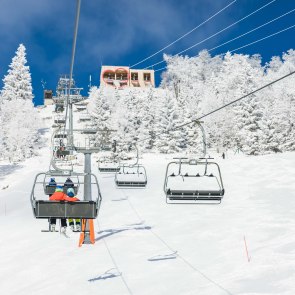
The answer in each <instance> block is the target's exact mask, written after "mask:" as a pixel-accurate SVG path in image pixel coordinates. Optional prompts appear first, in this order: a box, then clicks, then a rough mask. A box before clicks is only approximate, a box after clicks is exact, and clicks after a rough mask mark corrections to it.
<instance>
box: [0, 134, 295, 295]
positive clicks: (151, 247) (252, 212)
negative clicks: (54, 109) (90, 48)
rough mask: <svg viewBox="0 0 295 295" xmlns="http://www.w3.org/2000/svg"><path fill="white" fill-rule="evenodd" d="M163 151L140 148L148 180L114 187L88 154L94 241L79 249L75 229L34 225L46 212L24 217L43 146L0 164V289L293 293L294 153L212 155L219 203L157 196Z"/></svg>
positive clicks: (43, 161)
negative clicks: (141, 185) (93, 181)
mask: <svg viewBox="0 0 295 295" xmlns="http://www.w3.org/2000/svg"><path fill="white" fill-rule="evenodd" d="M45 136H47V137H48V138H49V137H50V129H48V130H47V133H46V135H45ZM172 157H173V155H169V156H167V155H157V154H147V155H145V156H144V158H143V160H142V163H143V164H144V165H145V167H146V169H147V173H148V186H147V188H146V189H132V190H131V189H124V190H120V189H116V188H115V184H114V178H113V176H112V175H101V174H98V172H97V167H96V164H95V161H94V160H93V161H92V162H93V167H92V168H93V172H94V173H96V174H97V175H98V177H99V181H100V187H101V191H102V196H103V203H102V207H101V211H100V215H99V217H98V219H97V220H96V221H95V234H96V243H95V244H94V245H83V246H82V247H81V248H79V247H78V238H79V234H77V233H72V232H70V231H69V235H70V239H66V238H64V237H63V236H62V235H60V234H59V233H42V232H41V229H46V228H47V224H48V223H47V220H36V219H34V218H33V214H32V210H31V207H30V200H29V197H30V191H31V188H32V184H33V179H34V176H35V174H36V173H38V172H40V171H46V170H47V169H48V164H49V158H50V150H49V148H48V147H47V148H44V149H42V150H41V151H40V156H38V157H35V158H32V159H29V160H27V161H26V162H24V163H22V164H21V165H19V166H18V167H17V169H15V170H14V171H11V173H10V174H9V175H6V174H5V173H3V175H1V176H0V188H2V186H3V184H4V183H5V184H6V185H9V186H8V187H7V188H6V189H1V190H0V195H1V196H0V224H1V239H0V291H1V294H9V295H14V294H17V295H22V294H32V295H34V294H42V295H47V294H48V295H52V294H55V295H60V294H63V295H64V294H71V295H76V294H89V295H92V294H93V295H94V294H95V295H96V294H103V295H124V294H134V295H137V294H138V295H151V294H152V295H166V294H169V295H192V294H198V295H200V294H201V295H203V294H208V295H212V294H214V295H219V294H220V295H222V294H244V295H246V294H247V295H250V294H251V295H254V294H255V295H257V294H260V295H261V294H280V295H293V294H294V293H295V286H294V281H295V272H294V266H295V222H294V216H295V209H294V208H295V184H294V179H293V175H294V174H295V153H284V154H276V155H268V156H259V157H246V156H243V155H233V154H228V155H227V157H226V159H225V160H222V158H221V157H220V155H216V160H217V161H218V162H219V163H220V165H221V171H222V173H223V178H224V186H225V196H224V199H223V201H222V203H221V204H220V205H167V204H166V203H165V195H164V193H163V183H164V175H165V169H166V165H167V163H168V162H169V161H170V160H171V159H172ZM6 168H9V167H6ZM0 169H1V170H3V164H2V163H1V164H0ZM6 171H7V170H6ZM245 241H246V243H247V248H248V253H249V257H250V261H248V257H247V253H246V247H245Z"/></svg>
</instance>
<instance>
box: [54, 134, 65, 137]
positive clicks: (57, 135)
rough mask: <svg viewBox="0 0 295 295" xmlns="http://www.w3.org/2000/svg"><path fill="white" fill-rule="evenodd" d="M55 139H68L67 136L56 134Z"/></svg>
mask: <svg viewBox="0 0 295 295" xmlns="http://www.w3.org/2000/svg"><path fill="white" fill-rule="evenodd" d="M54 138H67V135H66V134H55V135H54Z"/></svg>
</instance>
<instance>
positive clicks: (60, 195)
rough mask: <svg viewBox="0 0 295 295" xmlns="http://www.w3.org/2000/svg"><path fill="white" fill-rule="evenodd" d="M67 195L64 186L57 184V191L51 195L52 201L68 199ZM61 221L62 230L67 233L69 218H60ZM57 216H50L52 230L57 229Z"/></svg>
mask: <svg viewBox="0 0 295 295" xmlns="http://www.w3.org/2000/svg"><path fill="white" fill-rule="evenodd" d="M66 198H67V195H66V194H65V193H64V192H63V187H62V186H60V185H57V186H56V189H55V192H54V194H53V195H51V196H50V198H49V200H50V201H67V200H66ZM60 223H61V232H62V233H64V234H65V233H66V230H67V220H66V219H65V218H61V219H60ZM55 226H56V218H50V230H51V231H55Z"/></svg>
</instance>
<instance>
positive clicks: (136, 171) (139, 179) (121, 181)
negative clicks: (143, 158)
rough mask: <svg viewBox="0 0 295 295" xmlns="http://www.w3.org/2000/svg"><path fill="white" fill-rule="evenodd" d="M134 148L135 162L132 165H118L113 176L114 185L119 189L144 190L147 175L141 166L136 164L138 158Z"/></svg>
mask: <svg viewBox="0 0 295 295" xmlns="http://www.w3.org/2000/svg"><path fill="white" fill-rule="evenodd" d="M135 148H136V162H135V163H134V164H126V163H123V164H120V165H119V171H117V172H116V174H115V183H116V185H117V187H120V188H145V187H146V185H147V173H146V170H145V167H144V166H143V165H140V164H138V160H139V156H138V149H137V147H136V146H135Z"/></svg>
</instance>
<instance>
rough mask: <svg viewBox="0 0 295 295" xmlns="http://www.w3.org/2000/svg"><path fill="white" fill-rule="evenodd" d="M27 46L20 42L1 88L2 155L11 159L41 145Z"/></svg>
mask: <svg viewBox="0 0 295 295" xmlns="http://www.w3.org/2000/svg"><path fill="white" fill-rule="evenodd" d="M26 62H27V60H26V52H25V47H24V45H22V44H21V45H20V46H19V48H18V49H17V51H16V55H15V57H14V58H13V59H12V63H11V64H10V66H9V70H8V74H7V75H6V76H5V77H4V79H3V82H4V87H3V90H2V91H1V96H2V100H1V107H0V109H1V121H2V122H1V123H2V124H1V125H2V126H1V127H2V131H1V133H2V134H1V137H2V140H1V145H2V146H1V155H2V157H4V158H7V159H9V160H10V161H20V160H23V159H25V158H28V157H31V156H32V155H33V154H35V153H36V149H37V147H38V140H39V134H38V127H39V126H38V125H39V123H40V120H39V116H38V114H37V111H36V110H35V109H34V106H33V103H32V99H33V93H32V85H31V75H30V72H29V67H28V66H26Z"/></svg>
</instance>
